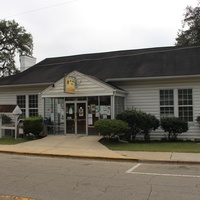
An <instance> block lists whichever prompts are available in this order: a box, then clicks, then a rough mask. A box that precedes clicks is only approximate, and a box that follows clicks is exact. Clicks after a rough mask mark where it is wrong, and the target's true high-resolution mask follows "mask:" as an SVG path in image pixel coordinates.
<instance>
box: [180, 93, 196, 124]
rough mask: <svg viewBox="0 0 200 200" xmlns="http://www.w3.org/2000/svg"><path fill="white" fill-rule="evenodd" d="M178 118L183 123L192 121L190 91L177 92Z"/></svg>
mask: <svg viewBox="0 0 200 200" xmlns="http://www.w3.org/2000/svg"><path fill="white" fill-rule="evenodd" d="M178 105H179V117H180V118H181V119H183V120H185V121H193V100H192V89H179V90H178Z"/></svg>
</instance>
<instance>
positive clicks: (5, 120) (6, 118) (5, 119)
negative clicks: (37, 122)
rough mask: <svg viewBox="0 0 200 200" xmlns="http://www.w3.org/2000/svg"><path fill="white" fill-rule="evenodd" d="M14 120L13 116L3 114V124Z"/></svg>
mask: <svg viewBox="0 0 200 200" xmlns="http://www.w3.org/2000/svg"><path fill="white" fill-rule="evenodd" d="M11 122H12V119H11V117H9V116H8V115H5V114H2V123H3V124H10V123H11Z"/></svg>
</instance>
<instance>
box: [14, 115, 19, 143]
mask: <svg viewBox="0 0 200 200" xmlns="http://www.w3.org/2000/svg"><path fill="white" fill-rule="evenodd" d="M18 117H19V115H15V139H17V132H18V131H17V124H18Z"/></svg>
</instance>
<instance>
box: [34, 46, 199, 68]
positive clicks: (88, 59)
mask: <svg viewBox="0 0 200 200" xmlns="http://www.w3.org/2000/svg"><path fill="white" fill-rule="evenodd" d="M199 47H200V46H187V47H177V48H176V46H174V48H173V47H172V48H173V49H172V48H170V47H166V48H170V49H163V50H157V51H156V50H155V51H150V52H140V53H135V54H133V53H132V54H123V55H115V56H108V57H99V58H85V59H80V60H72V61H65V62H57V63H51V64H42V65H36V66H37V67H40V66H50V65H56V64H71V63H79V62H84V61H90V60H91V61H92V60H94V61H95V60H106V59H113V58H121V57H130V56H138V55H144V54H154V53H158V52H159V53H162V52H170V51H178V50H183V49H191V48H199ZM158 48H159V47H158ZM138 50H145V49H138ZM147 50H148V49H147ZM126 51H128V50H126ZM136 51H137V50H136ZM105 53H108V52H105ZM109 53H114V51H113V52H109ZM95 54H96V53H94V54H92V55H95ZM83 55H84V54H83ZM90 55H91V54H90ZM74 56H78V55H74ZM47 59H48V58H47ZM50 59H51V58H50ZM38 64H39V63H38Z"/></svg>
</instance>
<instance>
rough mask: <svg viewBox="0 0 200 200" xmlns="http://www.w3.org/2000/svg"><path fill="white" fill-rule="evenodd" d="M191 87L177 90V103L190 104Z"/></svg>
mask: <svg viewBox="0 0 200 200" xmlns="http://www.w3.org/2000/svg"><path fill="white" fill-rule="evenodd" d="M192 104H193V103H192V89H179V90H178V105H192Z"/></svg>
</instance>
